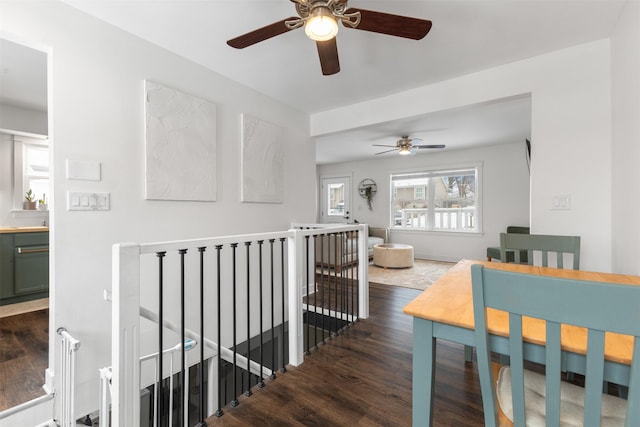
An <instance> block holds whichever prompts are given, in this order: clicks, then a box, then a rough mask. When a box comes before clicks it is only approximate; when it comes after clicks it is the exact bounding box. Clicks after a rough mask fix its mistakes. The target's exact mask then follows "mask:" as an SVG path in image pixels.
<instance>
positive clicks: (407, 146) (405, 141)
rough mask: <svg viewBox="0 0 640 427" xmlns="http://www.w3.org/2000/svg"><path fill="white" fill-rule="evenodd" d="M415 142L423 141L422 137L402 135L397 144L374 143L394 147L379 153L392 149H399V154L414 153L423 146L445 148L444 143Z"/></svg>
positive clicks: (379, 145) (378, 145)
mask: <svg viewBox="0 0 640 427" xmlns="http://www.w3.org/2000/svg"><path fill="white" fill-rule="evenodd" d="M414 142H418V143H420V142H422V140H421V139H420V138H409V137H408V136H407V135H404V136H402V137H401V138H400V139H399V140H398V141H397V142H396V145H381V144H373V146H374V147H393V148H391V150H384V151H381V152H379V153H376V156H377V155H378V154H384V153H390V152H392V151H398V154H402V155H414V154H416V152H417V151H418V150H420V149H423V148H425V149H426V148H431V149H433V148H444V147H445V146H444V144H435V145H414V144H413V143H414Z"/></svg>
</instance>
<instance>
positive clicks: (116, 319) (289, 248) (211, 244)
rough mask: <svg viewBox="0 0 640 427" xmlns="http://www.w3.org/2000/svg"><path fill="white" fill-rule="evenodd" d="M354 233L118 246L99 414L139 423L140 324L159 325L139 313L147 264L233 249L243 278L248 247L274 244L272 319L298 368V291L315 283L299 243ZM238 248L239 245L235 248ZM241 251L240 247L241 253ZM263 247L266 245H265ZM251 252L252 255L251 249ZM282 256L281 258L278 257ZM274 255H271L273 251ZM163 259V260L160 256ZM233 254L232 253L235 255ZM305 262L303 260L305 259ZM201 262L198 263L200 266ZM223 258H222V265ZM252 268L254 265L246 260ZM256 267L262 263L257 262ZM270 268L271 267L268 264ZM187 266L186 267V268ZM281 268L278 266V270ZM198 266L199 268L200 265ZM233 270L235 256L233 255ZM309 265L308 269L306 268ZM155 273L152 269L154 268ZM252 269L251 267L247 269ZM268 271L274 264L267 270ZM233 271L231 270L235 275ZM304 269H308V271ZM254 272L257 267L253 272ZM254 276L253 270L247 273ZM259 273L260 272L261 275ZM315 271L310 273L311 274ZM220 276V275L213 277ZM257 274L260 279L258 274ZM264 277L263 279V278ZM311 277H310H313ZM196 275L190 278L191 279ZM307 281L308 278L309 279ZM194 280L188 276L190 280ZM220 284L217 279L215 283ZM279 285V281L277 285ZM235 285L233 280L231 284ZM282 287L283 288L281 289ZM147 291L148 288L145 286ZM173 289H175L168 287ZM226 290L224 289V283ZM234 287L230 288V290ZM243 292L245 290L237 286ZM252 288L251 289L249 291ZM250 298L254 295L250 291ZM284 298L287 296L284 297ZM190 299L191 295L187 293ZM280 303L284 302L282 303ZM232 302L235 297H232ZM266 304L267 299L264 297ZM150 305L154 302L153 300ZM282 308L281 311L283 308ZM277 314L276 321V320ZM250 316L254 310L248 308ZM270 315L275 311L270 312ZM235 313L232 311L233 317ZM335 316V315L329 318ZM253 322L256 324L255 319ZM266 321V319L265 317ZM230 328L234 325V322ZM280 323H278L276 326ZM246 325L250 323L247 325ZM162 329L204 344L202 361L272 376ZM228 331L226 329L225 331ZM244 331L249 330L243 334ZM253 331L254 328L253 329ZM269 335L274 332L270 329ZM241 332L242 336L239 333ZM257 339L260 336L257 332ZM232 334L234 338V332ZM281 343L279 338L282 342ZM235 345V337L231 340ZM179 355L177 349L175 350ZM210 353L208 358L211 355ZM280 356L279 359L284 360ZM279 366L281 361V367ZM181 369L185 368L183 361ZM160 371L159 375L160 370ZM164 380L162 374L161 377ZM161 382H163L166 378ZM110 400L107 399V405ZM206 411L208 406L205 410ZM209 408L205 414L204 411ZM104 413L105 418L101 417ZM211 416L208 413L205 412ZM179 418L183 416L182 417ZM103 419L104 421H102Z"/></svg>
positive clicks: (364, 299)
mask: <svg viewBox="0 0 640 427" xmlns="http://www.w3.org/2000/svg"><path fill="white" fill-rule="evenodd" d="M354 231H357V232H359V233H362V235H364V234H365V233H366V225H351V226H341V227H331V229H330V231H329V230H294V229H292V230H288V231H283V232H274V233H259V234H252V235H240V236H226V237H217V238H206V239H193V240H184V241H175V242H165V243H152V244H136V243H121V244H116V245H114V246H113V250H112V260H113V265H112V296H111V299H112V303H113V304H112V367H111V369H108V368H105V369H103V370H101V396H102V397H101V403H100V405H101V411H103V413H105V414H106V413H107V412H108V408H109V403H108V400H110V401H111V413H110V418H111V420H110V421H111V423H112V424H111V425H113V426H129V425H137V424H138V423H139V422H140V390H141V386H142V384H141V367H140V362H139V361H140V359H141V356H142V355H141V351H142V350H141V341H140V338H141V336H140V334H141V318H146V319H149V320H151V321H152V322H154V323H156V324H157V323H159V322H160V316H159V315H158V313H156V312H154V311H153V310H149V309H147V308H144V307H142V304H141V288H142V286H141V279H142V278H143V276H144V274H146V273H148V271H147V270H149V263H148V262H147V261H148V259H149V258H154V256H155V257H158V256H160V257H163V256H164V254H165V253H166V254H171V253H178V252H180V253H182V254H185V253H187V251H188V252H189V254H193V253H196V254H197V252H198V251H199V250H202V252H204V251H205V250H207V249H205V248H208V252H207V253H208V254H210V253H211V252H214V249H213V248H217V247H222V246H224V247H229V246H231V247H234V246H233V245H235V247H237V248H239V251H238V252H239V253H240V250H242V251H244V250H245V249H246V251H247V257H246V260H247V261H246V262H247V275H248V274H249V272H248V271H249V263H250V261H249V258H250V257H249V250H250V246H251V245H252V243H253V247H254V248H255V247H256V246H258V244H260V245H261V244H262V242H273V241H276V242H277V243H276V244H278V245H279V246H278V251H279V252H278V259H277V264H278V268H280V267H281V270H279V271H278V274H280V272H281V271H282V269H283V270H284V271H282V275H283V276H282V278H281V280H282V286H283V289H282V290H281V291H280V290H278V291H277V292H278V297H280V296H282V298H283V299H282V300H278V301H273V300H272V301H271V303H272V304H273V303H275V304H276V305H277V309H278V313H276V314H277V317H278V318H282V322H284V321H285V320H287V321H288V325H289V327H288V328H289V329H288V332H287V335H288V342H289V351H288V359H289V360H288V363H289V364H291V365H294V366H296V365H299V364H301V363H302V362H303V358H304V350H303V328H302V324H303V316H304V308H303V295H302V291H301V289H302V288H303V285H307V283H309V280H314V279H312V278H311V277H306V275H305V272H304V266H305V264H307V263H308V262H309V257H311V259H313V257H314V255H313V253H311V254H309V253H305V252H304V243H303V242H304V239H305V236H306V237H309V236H313V235H318V234H322V233H329V232H330V233H336V232H354ZM238 243H240V244H239V245H238ZM366 243H367V242H366V238H363V239H361V240H360V242H359V247H358V253H359V256H360V259H361V260H367V259H368V258H367V247H366ZM243 245H244V247H243ZM264 246H265V247H267V246H268V244H266V243H265V245H264ZM254 250H255V249H254ZM280 250H281V253H280ZM272 252H273V249H272ZM160 254H162V255H160ZM234 254H235V249H234ZM143 257H147V258H146V260H147V261H145V262H143ZM305 257H306V258H305ZM201 262H202V261H201ZM226 262H229V261H228V257H227V261H226ZM251 262H255V261H254V260H251ZM260 262H261V261H260ZM272 263H273V261H272ZM160 264H162V263H160ZM187 264H188V262H187ZM280 264H281V265H280ZM366 264H367V263H366V262H361V263H360V267H359V270H360V271H361V272H363V273H361V274H360V278H361V280H364V283H363V286H360V287H359V292H360V295H359V303H360V304H361V309H360V313H359V314H358V317H360V318H366V317H367V316H368V286H366V277H367V274H366V268H367V265H366ZM201 265H202V264H201ZM234 265H235V255H234ZM307 265H308V264H307ZM154 268H155V267H154ZM243 268H244V266H243V265H241V266H239V267H237V269H238V270H242V269H243ZM252 268H254V267H252ZM271 268H272V269H273V268H274V267H273V264H272V265H271ZM235 269H236V267H233V270H234V271H235ZM307 269H308V268H307ZM256 270H257V267H256ZM252 271H253V270H252ZM260 271H261V272H262V269H260ZM314 271H315V269H314ZM218 274H219V273H218ZM261 274H262V273H261ZM265 274H266V273H265ZM314 274H315V273H314ZM194 275H195V274H194ZM309 276H312V275H309ZM190 277H193V276H190ZM218 280H219V279H218ZM278 280H280V278H279V279H278ZM233 281H234V283H235V276H234V278H233ZM285 282H286V283H285ZM145 285H146V287H145V289H147V292H149V291H148V283H145ZM171 285H172V286H174V285H175V284H174V283H172V284H171ZM225 285H229V283H225ZM234 286H235V285H234ZM242 286H244V285H242ZM246 286H247V292H249V284H248V283H247V285H246ZM254 286H255V285H254ZM153 292H156V291H153ZM252 292H253V291H252ZM285 294H288V296H287V295H285ZM191 295H192V297H193V293H191ZM285 297H287V298H286V299H285ZM148 298H149V295H146V296H145V301H147V299H148ZM234 298H235V297H234ZM265 298H266V297H265ZM152 299H153V298H152ZM281 301H282V302H284V304H285V305H284V307H282V302H281ZM189 304H191V306H196V305H197V301H192V300H190V301H189ZM223 304H224V305H226V306H223V309H226V310H229V307H234V306H233V305H230V303H229V301H226V300H225V301H224V303H223ZM239 308H240V307H239V306H238V305H236V306H235V310H237V309H239ZM280 309H282V311H281V313H282V314H281V315H280ZM253 310H255V308H253ZM271 310H272V311H273V310H274V307H272V308H271ZM310 310H313V311H316V310H319V311H321V312H323V310H320V309H319V308H316V307H313V308H310ZM234 312H235V311H234ZM332 314H335V313H332ZM253 316H254V317H253V318H252V319H253V320H254V322H255V321H256V318H255V313H254V315H253ZM265 316H266V314H265ZM341 317H342V318H343V319H349V320H354V316H353V315H342V316H341ZM234 322H235V320H234ZM278 322H280V320H278ZM248 324H249V325H251V323H248ZM162 325H163V328H166V329H169V330H172V331H176V332H177V331H181V333H182V334H183V335H184V336H185V337H189V338H190V339H193V340H196V341H198V342H200V343H204V345H205V347H207V348H209V349H210V350H212V352H210V354H208V355H207V358H211V357H215V356H217V355H218V354H219V357H220V359H221V360H226V361H231V360H233V365H234V366H238V367H240V368H242V369H247V368H248V370H249V371H250V372H252V373H253V374H256V375H260V374H262V376H263V377H267V376H269V375H270V374H271V371H270V370H269V369H267V368H266V367H265V366H261V365H260V364H256V362H253V361H251V360H247V358H245V357H244V355H241V354H238V353H234V352H233V351H232V350H230V349H229V348H225V347H224V346H220V347H219V348H218V344H217V343H216V342H214V341H213V340H211V339H209V338H207V337H201V336H200V335H199V333H195V332H192V331H190V330H188V329H187V328H186V327H185V326H184V324H182V325H181V326H177V325H174V324H171V323H170V322H168V321H167V319H166V318H164V319H163V320H162ZM226 327H228V326H226ZM278 328H279V329H281V331H282V332H284V331H285V328H284V327H283V326H278ZM248 329H249V328H248ZM253 329H255V327H254V328H253ZM272 329H273V327H272ZM242 332H244V331H242ZM259 333H261V332H259ZM234 334H235V332H234ZM255 334H256V331H255V330H253V331H251V333H249V330H247V336H245V334H242V337H243V338H242V339H243V340H245V339H246V341H247V342H248V343H250V339H251V337H252V336H255ZM281 338H282V339H283V340H284V338H285V337H284V336H282V337H281ZM234 340H235V336H234ZM180 350H181V351H182V349H180ZM211 353H213V356H212V355H211ZM283 357H284V356H281V358H283ZM281 362H282V363H284V360H282V361H281ZM181 363H182V365H183V366H184V365H185V364H186V363H187V362H185V361H182V362H181ZM273 363H274V367H276V366H282V367H283V365H276V361H275V360H274V361H273ZM163 371H164V370H163ZM163 375H165V373H164V372H163ZM165 377H166V376H165ZM210 391H211V392H210V393H209V394H208V395H209V400H211V399H212V395H213V394H217V391H218V390H217V389H216V390H211V385H210ZM109 397H110V399H109ZM209 406H211V405H209ZM210 409H211V408H208V409H207V410H208V411H209V410H210ZM104 411H107V412H104ZM207 413H208V414H211V412H207ZM183 414H184V412H183ZM107 416H108V415H107Z"/></svg>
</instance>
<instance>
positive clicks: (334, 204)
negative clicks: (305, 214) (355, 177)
mask: <svg viewBox="0 0 640 427" xmlns="http://www.w3.org/2000/svg"><path fill="white" fill-rule="evenodd" d="M321 185H322V191H321V192H320V193H321V195H322V196H321V197H322V203H321V204H322V212H321V218H320V222H323V223H330V222H333V223H346V222H350V221H351V192H350V191H349V190H350V188H351V177H348V176H341V177H331V178H322V180H321Z"/></svg>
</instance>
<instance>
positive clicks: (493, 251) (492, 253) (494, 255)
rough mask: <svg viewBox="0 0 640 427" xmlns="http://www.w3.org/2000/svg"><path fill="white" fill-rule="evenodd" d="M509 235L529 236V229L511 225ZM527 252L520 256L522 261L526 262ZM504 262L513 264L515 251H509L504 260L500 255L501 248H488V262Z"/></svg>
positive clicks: (508, 230)
mask: <svg viewBox="0 0 640 427" xmlns="http://www.w3.org/2000/svg"><path fill="white" fill-rule="evenodd" d="M507 233H518V234H529V227H521V226H515V225H510V226H508V227H507ZM526 257H527V252H526V251H525V252H523V253H521V254H520V259H521V260H523V261H524V260H526V259H527V258H526ZM495 260H498V261H503V260H504V261H503V262H513V260H514V258H513V251H507V256H506V258H502V254H501V253H500V247H489V248H487V261H495Z"/></svg>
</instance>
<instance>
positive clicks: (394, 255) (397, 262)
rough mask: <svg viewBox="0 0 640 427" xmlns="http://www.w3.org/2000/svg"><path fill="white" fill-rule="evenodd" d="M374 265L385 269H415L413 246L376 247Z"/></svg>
mask: <svg viewBox="0 0 640 427" xmlns="http://www.w3.org/2000/svg"><path fill="white" fill-rule="evenodd" d="M373 263H374V264H375V265H377V266H378V267H384V268H407V267H413V246H411V245H403V244H401V243H384V244H382V245H375V246H374V247H373Z"/></svg>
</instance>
